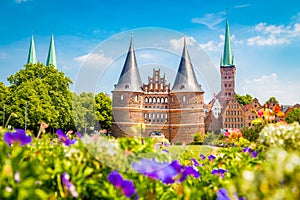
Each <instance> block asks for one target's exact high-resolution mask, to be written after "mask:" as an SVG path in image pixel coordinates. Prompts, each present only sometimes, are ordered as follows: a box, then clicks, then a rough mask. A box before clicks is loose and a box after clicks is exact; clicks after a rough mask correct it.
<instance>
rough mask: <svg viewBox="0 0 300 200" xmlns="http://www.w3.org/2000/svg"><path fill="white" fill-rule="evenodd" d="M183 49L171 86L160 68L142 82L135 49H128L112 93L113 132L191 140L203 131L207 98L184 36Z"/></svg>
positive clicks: (184, 140)
mask: <svg viewBox="0 0 300 200" xmlns="http://www.w3.org/2000/svg"><path fill="white" fill-rule="evenodd" d="M183 46H184V47H183V53H182V57H181V61H180V64H179V67H178V72H177V75H176V79H175V82H174V85H173V87H172V89H171V88H170V83H168V82H167V80H166V77H165V75H164V76H162V75H161V73H160V69H158V70H155V69H154V70H153V76H152V77H150V76H149V77H148V82H147V83H144V84H142V81H141V78H140V75H139V70H138V65H137V61H136V58H135V52H134V48H133V44H132V39H131V41H130V47H129V51H128V53H127V57H126V60H125V63H124V66H123V69H122V72H121V75H120V78H119V81H118V83H117V84H116V85H115V88H114V90H113V91H112V93H113V106H112V107H113V127H112V130H113V134H114V135H115V136H117V137H123V136H126V135H132V134H134V133H133V132H132V129H133V128H132V127H137V128H138V130H139V131H140V133H138V134H140V135H141V136H143V137H147V136H149V134H150V133H151V132H152V131H157V132H162V133H163V134H164V135H165V137H166V138H167V139H169V140H170V141H171V142H192V141H193V137H192V134H195V133H196V132H201V133H204V108H203V105H204V98H203V94H204V92H203V90H202V89H201V85H199V84H198V82H197V79H196V76H195V72H194V69H193V66H192V63H191V59H190V56H189V53H188V50H187V47H186V42H185V40H184V45H183Z"/></svg>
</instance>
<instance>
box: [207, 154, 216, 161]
mask: <svg viewBox="0 0 300 200" xmlns="http://www.w3.org/2000/svg"><path fill="white" fill-rule="evenodd" d="M214 159H216V156H214V155H212V154H210V155H209V156H208V160H209V161H212V160H214Z"/></svg>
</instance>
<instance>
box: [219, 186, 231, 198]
mask: <svg viewBox="0 0 300 200" xmlns="http://www.w3.org/2000/svg"><path fill="white" fill-rule="evenodd" d="M217 196H218V197H217V199H216V200H230V197H229V196H228V193H227V190H226V189H225V188H221V189H219V190H218V192H217Z"/></svg>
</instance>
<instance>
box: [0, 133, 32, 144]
mask: <svg viewBox="0 0 300 200" xmlns="http://www.w3.org/2000/svg"><path fill="white" fill-rule="evenodd" d="M3 139H4V141H5V142H6V143H7V144H8V145H9V146H11V145H13V144H15V143H20V145H21V146H24V145H26V144H29V143H31V141H32V138H31V137H30V136H28V135H26V132H25V131H24V130H23V129H15V132H6V133H5V134H4V135H3Z"/></svg>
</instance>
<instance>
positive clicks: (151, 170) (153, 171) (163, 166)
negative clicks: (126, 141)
mask: <svg viewBox="0 0 300 200" xmlns="http://www.w3.org/2000/svg"><path fill="white" fill-rule="evenodd" d="M132 167H133V168H134V169H135V170H136V171H137V172H139V173H141V174H144V175H145V176H148V177H149V178H152V179H156V180H160V181H161V182H162V183H164V184H172V183H175V181H176V180H177V179H178V177H180V179H179V180H178V181H179V182H182V181H184V180H185V179H186V177H187V176H188V175H192V176H194V177H195V178H198V177H199V176H200V173H199V172H198V171H197V169H195V168H193V167H191V166H188V167H186V166H181V165H180V163H179V161H178V160H174V161H172V162H171V163H160V162H157V161H155V160H154V159H151V160H149V159H144V158H143V159H141V160H140V162H135V163H133V164H132Z"/></svg>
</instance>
